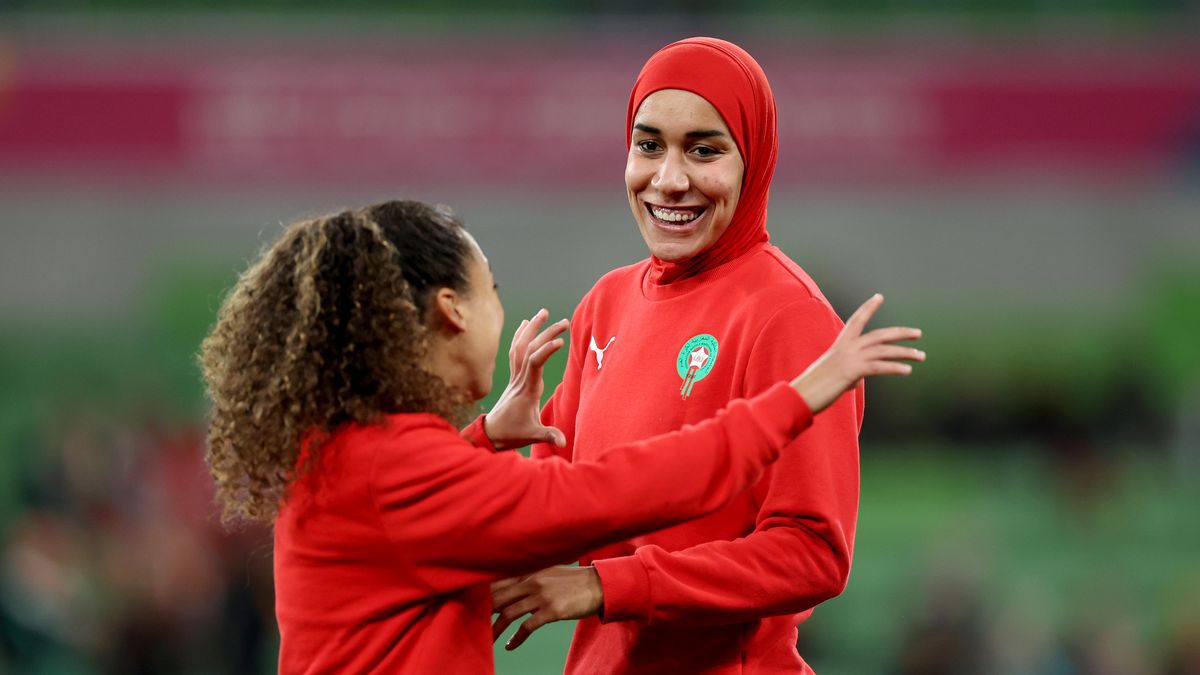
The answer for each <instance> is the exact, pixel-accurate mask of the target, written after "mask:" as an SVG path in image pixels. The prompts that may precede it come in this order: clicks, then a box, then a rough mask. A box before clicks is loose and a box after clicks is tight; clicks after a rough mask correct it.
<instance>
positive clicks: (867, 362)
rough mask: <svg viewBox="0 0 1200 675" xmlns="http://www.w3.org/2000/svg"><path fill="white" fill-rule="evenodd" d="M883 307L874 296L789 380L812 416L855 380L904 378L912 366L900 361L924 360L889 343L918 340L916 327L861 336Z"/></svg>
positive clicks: (916, 352)
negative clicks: (830, 342)
mask: <svg viewBox="0 0 1200 675" xmlns="http://www.w3.org/2000/svg"><path fill="white" fill-rule="evenodd" d="M882 304H883V296H882V295H880V294H878V293H876V294H875V295H873V296H871V298H870V299H869V300H867V301H866V302H864V303H863V304H862V306H861V307H859V308H858V311H856V312H854V314H853V315H852V316H851V317H850V319H849V320H848V321H846V327H845V328H843V329H842V332H841V334H840V335H838V337H837V340H834V342H833V345H832V346H831V347H830V348H829V349H828V350H826V351H825V353H824V354H822V355H821V358H819V359H817V360H816V361H814V362H813V363H812V365H810V366H809V367H808V369H807V370H805V371H804V373H803V374H802V375H800V377H797V378H796V379H794V380H792V386H793V387H795V389H796V391H798V392H800V396H801V397H802V398H804V401H805V402H806V403H808V407H809V409H810V410H812V412H813V414H814V415H815V414H817V413H818V412H820V411H822V410H824V409H825V408H828V407H829V406H830V405H831V404H832V403H833V402H834V401H836V400H837V398H838V397H839V396H841V395H842V394H843V393H844V392H846V391H849V390H850V389H853V388H854V387H855V385H857V384H858V382H859V380H861V379H863V378H864V377H870V376H874V375H908V374H909V373H911V372H912V366H911V365H909V364H907V363H904V361H924V360H925V352H923V351H921V350H919V349H914V348H912V347H906V346H903V345H897V344H893V343H896V342H902V341H905V340H916V339H917V338H919V337H921V329H920V328H897V327H892V328H878V329H876V330H873V331H871V332H869V333H863V329H864V328H866V326H867V322H868V321H870V320H871V317H872V316H873V315H874V314H875V311H876V310H878V309H879V306H880V305H882Z"/></svg>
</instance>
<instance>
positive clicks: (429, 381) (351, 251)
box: [200, 201, 470, 524]
mask: <svg viewBox="0 0 1200 675" xmlns="http://www.w3.org/2000/svg"><path fill="white" fill-rule="evenodd" d="M469 256H470V248H469V243H468V242H467V239H466V237H465V236H464V231H463V226H462V223H461V222H460V221H459V220H458V219H456V218H455V217H454V216H453V215H452V214H451V213H450V211H449V210H448V209H446V208H445V207H432V206H429V205H427V204H424V203H421V202H415V201H392V202H385V203H382V204H376V205H374V206H369V207H367V208H364V209H360V210H356V211H345V212H342V213H339V214H336V215H330V216H325V217H322V218H317V219H314V220H308V221H304V222H300V223H296V224H294V225H292V226H290V227H288V228H287V229H286V231H285V232H284V233H283V235H282V236H281V237H280V238H279V240H278V241H276V242H275V243H274V244H273V245H272V246H271V247H270V248H268V249H267V250H266V252H265V253H263V255H262V256H261V258H260V259H259V260H258V261H257V262H255V263H254V264H253V265H251V266H250V268H249V269H248V270H246V272H245V273H244V274H243V275H242V276H241V278H240V279H239V280H238V282H237V284H236V285H235V286H234V287H233V289H232V290H231V291H230V293H229V295H228V296H227V297H226V299H225V302H224V304H223V305H222V307H221V310H220V312H219V314H218V316H217V322H216V325H215V326H214V327H213V329H212V332H211V333H210V334H209V336H208V337H207V338H205V340H204V342H203V344H202V346H201V351H200V362H201V367H202V369H203V374H204V382H205V384H206V386H207V388H208V395H209V397H210V399H211V400H212V418H211V422H210V424H209V429H208V452H207V456H206V459H207V461H208V466H209V469H210V471H211V472H212V476H213V480H214V481H215V482H216V486H217V500H218V502H219V504H220V506H221V515H222V520H223V521H224V522H225V523H226V524H229V523H231V522H233V521H237V520H245V521H251V522H263V523H270V522H273V521H274V519H275V516H276V515H277V513H278V512H279V507H280V505H281V504H282V502H283V500H284V499H286V493H287V488H288V486H289V485H290V484H291V483H292V482H293V481H294V480H296V479H297V478H298V477H300V476H302V475H304V474H305V473H306V472H307V471H309V470H310V469H311V468H312V467H313V466H314V464H315V462H316V461H317V459H318V455H319V449H320V446H321V444H322V443H323V442H324V440H325V439H327V438H328V437H329V435H330V434H331V433H332V432H333V431H334V430H335V429H336V428H337V427H338V426H339V425H342V424H345V423H348V422H357V423H360V424H369V423H372V422H376V421H378V420H379V419H380V418H381V417H382V416H383V415H385V414H388V413H395V412H431V413H436V414H438V415H441V416H443V417H445V418H447V419H449V420H451V421H453V422H456V423H458V422H461V420H462V418H463V416H464V412H465V410H466V408H467V406H468V405H469V403H470V401H469V399H468V398H467V397H466V395H465V394H464V393H463V392H457V391H453V390H451V388H449V387H448V386H447V385H446V384H445V383H444V382H443V381H442V380H441V379H440V378H438V377H437V376H436V375H434V374H432V373H431V372H429V371H428V370H427V369H426V367H425V358H426V354H427V350H428V347H429V334H428V331H427V328H426V319H425V317H426V303H427V301H428V299H429V296H430V293H431V292H432V291H434V290H435V289H437V288H447V287H448V288H453V289H455V290H457V291H460V292H466V291H467V289H468V282H467V272H466V264H467V261H468V259H469ZM302 446H303V457H304V459H303V461H301V459H300V457H301V454H302V452H301V448H302Z"/></svg>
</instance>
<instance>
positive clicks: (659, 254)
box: [650, 242, 698, 262]
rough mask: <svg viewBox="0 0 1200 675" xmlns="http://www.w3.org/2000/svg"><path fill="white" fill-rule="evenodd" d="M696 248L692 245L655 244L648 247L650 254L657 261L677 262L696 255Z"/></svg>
mask: <svg viewBox="0 0 1200 675" xmlns="http://www.w3.org/2000/svg"><path fill="white" fill-rule="evenodd" d="M697 248H698V247H697V246H696V245H695V244H693V243H690V242H689V243H670V244H657V245H653V246H651V247H650V253H652V254H653V255H654V257H656V258H658V259H659V260H665V261H667V262H679V261H681V260H687V259H688V258H691V257H693V256H695V255H696V253H698V251H697V250H696V249H697Z"/></svg>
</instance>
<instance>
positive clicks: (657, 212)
mask: <svg viewBox="0 0 1200 675" xmlns="http://www.w3.org/2000/svg"><path fill="white" fill-rule="evenodd" d="M648 206H650V213H651V214H653V215H654V217H655V218H657V219H659V220H661V221H663V222H667V223H677V224H678V223H690V222H692V221H693V220H695V219H697V218H699V217H700V216H701V215H702V214H703V213H704V209H668V208H663V207H661V206H652V205H648Z"/></svg>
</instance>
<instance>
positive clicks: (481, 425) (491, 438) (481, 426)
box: [479, 413, 508, 450]
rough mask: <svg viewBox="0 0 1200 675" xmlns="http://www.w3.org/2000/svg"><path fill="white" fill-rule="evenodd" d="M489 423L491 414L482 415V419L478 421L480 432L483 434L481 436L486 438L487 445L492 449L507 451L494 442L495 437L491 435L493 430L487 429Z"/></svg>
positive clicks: (500, 444)
mask: <svg viewBox="0 0 1200 675" xmlns="http://www.w3.org/2000/svg"><path fill="white" fill-rule="evenodd" d="M491 421H492V415H491V413H484V414H483V416H482V418H481V419H480V421H479V429H480V431H482V432H483V435H484V436H485V437H486V438H487V441H488V443H491V444H492V447H493V448H496V449H497V450H507V449H508V448H506V447H504V445H503V444H502V443H498V442H496V437H495V436H494V435H493V433H492V431H493V430H492V429H490V428H489V425H490V424H491Z"/></svg>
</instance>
